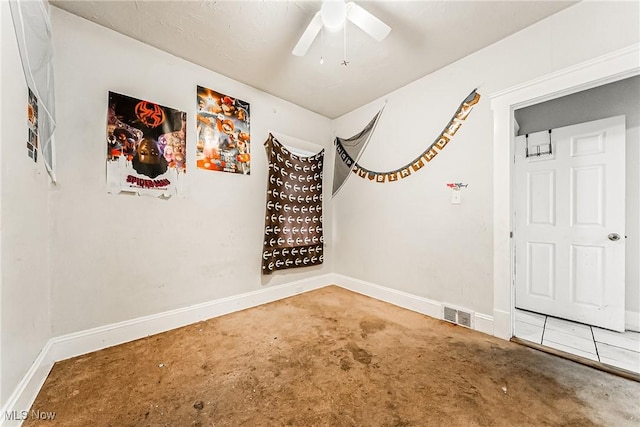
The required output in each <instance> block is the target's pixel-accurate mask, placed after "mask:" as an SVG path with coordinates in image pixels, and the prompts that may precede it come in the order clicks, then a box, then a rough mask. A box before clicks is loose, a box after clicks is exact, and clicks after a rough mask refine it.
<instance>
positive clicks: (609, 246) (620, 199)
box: [514, 116, 625, 332]
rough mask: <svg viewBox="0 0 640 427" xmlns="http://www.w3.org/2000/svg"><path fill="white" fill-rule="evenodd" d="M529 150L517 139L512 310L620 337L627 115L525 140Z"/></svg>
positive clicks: (524, 143) (623, 288)
mask: <svg viewBox="0 0 640 427" xmlns="http://www.w3.org/2000/svg"><path fill="white" fill-rule="evenodd" d="M549 137H551V151H552V154H550V155H549V154H544V153H546V152H547V151H548V149H549ZM526 144H527V141H526V138H525V137H524V136H519V137H517V138H516V146H515V153H516V158H515V172H514V173H515V186H514V200H515V230H514V233H515V234H514V239H515V257H516V270H515V277H516V307H518V308H522V309H526V310H531V311H535V312H538V313H543V314H548V315H552V316H556V317H561V318H564V319H570V320H575V321H577V322H582V323H586V324H589V325H594V326H600V327H603V328H607V329H612V330H616V331H621V332H622V331H624V308H625V304H624V292H625V274H624V272H625V200H624V195H625V118H624V116H620V117H612V118H608V119H603V120H597V121H593V122H588V123H582V124H578V125H573V126H567V127H564V128H559V129H554V130H552V132H551V134H549V132H548V131H544V132H538V133H535V134H530V135H529V137H528V146H529V156H530V157H528V158H526V157H525V147H526ZM538 147H539V148H538ZM538 151H539V152H540V153H541V154H540V156H538V155H537V153H538Z"/></svg>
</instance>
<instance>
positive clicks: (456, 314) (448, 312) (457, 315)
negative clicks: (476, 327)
mask: <svg viewBox="0 0 640 427" xmlns="http://www.w3.org/2000/svg"><path fill="white" fill-rule="evenodd" d="M442 318H443V319H444V320H446V321H447V322H451V323H455V324H456V325H460V326H464V327H467V328H471V322H472V318H473V313H471V312H469V311H463V310H459V309H457V308H453V307H447V306H444V307H443V313H442Z"/></svg>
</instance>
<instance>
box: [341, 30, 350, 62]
mask: <svg viewBox="0 0 640 427" xmlns="http://www.w3.org/2000/svg"><path fill="white" fill-rule="evenodd" d="M343 34H344V57H343V58H344V59H343V61H342V65H344V66H345V67H346V66H347V65H349V61H347V23H346V22H345V23H344V25H343Z"/></svg>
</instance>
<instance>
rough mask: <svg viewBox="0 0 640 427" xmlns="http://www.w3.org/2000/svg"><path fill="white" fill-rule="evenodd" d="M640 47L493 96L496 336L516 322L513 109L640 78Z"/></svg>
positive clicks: (509, 332)
mask: <svg viewBox="0 0 640 427" xmlns="http://www.w3.org/2000/svg"><path fill="white" fill-rule="evenodd" d="M638 58H640V43H638V44H634V45H631V46H629V47H627V48H624V49H620V50H617V51H614V52H611V53H609V54H606V55H603V56H600V57H598V58H595V59H592V60H589V61H586V62H583V63H581V64H577V65H574V66H572V67H569V68H566V69H563V70H560V71H557V72H554V73H551V74H549V75H546V76H543V77H541V78H537V79H534V80H531V81H528V82H525V83H522V84H520V85H517V86H515V87H512V88H508V89H505V90H502V91H500V92H496V93H494V94H491V95H490V96H489V97H490V99H491V109H492V111H493V125H494V126H493V128H494V139H493V335H494V336H496V337H499V338H503V339H506V340H508V339H511V337H512V336H513V331H514V324H515V316H514V312H515V271H514V268H515V258H514V255H515V250H514V241H513V239H512V234H511V233H512V231H513V222H514V221H513V215H514V209H515V206H514V203H513V191H514V188H513V185H512V179H513V166H514V165H513V152H514V151H513V147H514V140H515V116H514V111H515V110H517V109H519V108H523V107H528V106H530V105H534V104H539V103H541V102H545V101H549V100H551V99H555V98H559V97H562V96H566V95H570V94H572V93H576V92H580V91H583V90H587V89H591V88H594V87H597V86H602V85H604V84H607V83H612V82H615V81H618V80H622V79H626V78H629V77H633V76H636V75H639V74H640V61H639V60H638Z"/></svg>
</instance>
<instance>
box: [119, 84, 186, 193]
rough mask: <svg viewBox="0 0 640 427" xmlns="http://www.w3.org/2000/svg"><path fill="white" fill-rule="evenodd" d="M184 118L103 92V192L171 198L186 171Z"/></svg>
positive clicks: (172, 112)
mask: <svg viewBox="0 0 640 427" xmlns="http://www.w3.org/2000/svg"><path fill="white" fill-rule="evenodd" d="M186 116H187V115H186V113H185V112H182V111H178V110H175V109H173V108H169V107H164V106H161V105H158V104H156V103H153V102H150V101H145V100H141V99H137V98H132V97H130V96H126V95H121V94H118V93H114V92H109V107H108V113H107V185H108V192H110V193H119V192H123V191H124V192H133V193H138V194H144V195H155V196H171V195H173V194H178V193H179V191H180V187H179V181H180V175H181V174H184V173H185V172H186V168H187V166H186V128H185V125H186Z"/></svg>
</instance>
